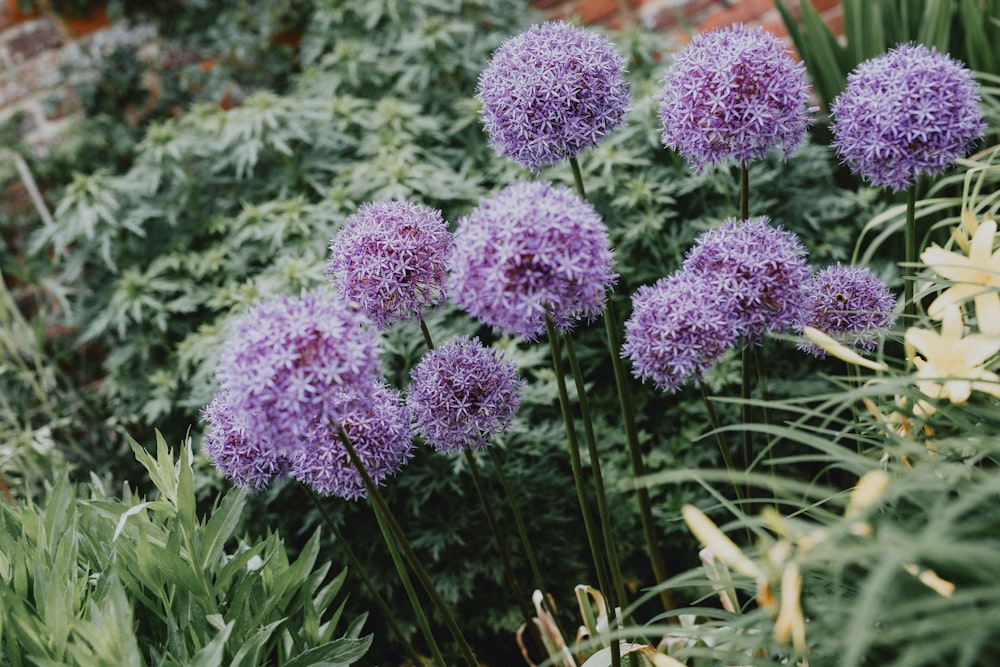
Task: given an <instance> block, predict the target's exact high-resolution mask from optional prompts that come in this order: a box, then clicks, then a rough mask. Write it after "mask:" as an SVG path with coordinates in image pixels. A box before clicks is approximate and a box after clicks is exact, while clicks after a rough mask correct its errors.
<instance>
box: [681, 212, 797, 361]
mask: <svg viewBox="0 0 1000 667" xmlns="http://www.w3.org/2000/svg"><path fill="white" fill-rule="evenodd" d="M805 256H806V249H805V247H804V246H803V245H802V242H801V241H800V240H799V239H798V237H797V236H795V235H794V234H792V233H791V232H788V231H785V230H783V229H781V228H780V227H775V226H772V225H771V224H770V222H769V221H768V219H767V217H765V216H762V217H758V218H751V219H750V220H742V221H740V220H736V219H735V218H730V219H728V220H725V221H724V222H723V223H722V225H721V226H719V227H717V228H716V229H712V230H710V231H707V232H705V233H703V234H702V235H701V236H699V237H698V238H697V239H696V240H695V244H694V246H693V247H692V248H691V249H690V250H689V251H688V253H687V256H686V257H685V259H684V265H683V268H684V270H686V271H690V272H693V273H696V274H699V275H701V276H704V279H705V280H707V281H709V282H710V283H711V284H712V288H713V289H716V290H718V291H719V292H720V293H721V295H722V296H724V297H725V299H726V300H727V301H728V302H729V303H731V304H732V306H731V310H732V313H733V316H734V317H735V318H736V320H737V322H736V324H737V330H738V334H739V335H740V336H743V337H745V338H746V339H747V340H748V341H750V342H755V341H758V340H760V338H762V337H763V335H764V334H765V333H768V332H770V331H779V330H781V329H784V328H787V327H789V326H792V325H794V324H797V323H799V322H801V321H802V318H803V315H804V306H805V303H804V298H803V297H804V293H803V285H805V283H806V281H808V280H809V278H810V277H811V276H812V271H811V270H810V269H809V266H808V265H807V264H806V260H805Z"/></svg>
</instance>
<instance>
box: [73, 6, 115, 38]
mask: <svg viewBox="0 0 1000 667" xmlns="http://www.w3.org/2000/svg"><path fill="white" fill-rule="evenodd" d="M65 20H66V25H67V27H69V29H70V31H71V32H72V33H73V34H74V35H75V36H77V37H83V36H84V35H89V34H90V33H92V32H96V31H98V30H100V29H101V28H104V27H106V26H108V25H110V24H111V21H110V20H108V7H107V5H102V6H99V7H96V8H94V9H92V10H91V11H90V13H89V14H88V15H87V16H85V17H76V16H66V17H65Z"/></svg>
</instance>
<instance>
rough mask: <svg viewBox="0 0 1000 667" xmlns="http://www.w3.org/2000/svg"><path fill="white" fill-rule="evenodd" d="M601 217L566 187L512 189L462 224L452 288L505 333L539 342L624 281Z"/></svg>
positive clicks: (592, 310) (596, 307)
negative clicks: (615, 268)
mask: <svg viewBox="0 0 1000 667" xmlns="http://www.w3.org/2000/svg"><path fill="white" fill-rule="evenodd" d="M613 263H614V259H613V255H612V251H611V247H610V240H609V238H608V231H607V228H606V227H605V225H604V221H603V220H602V219H601V216H600V214H598V213H597V211H596V210H595V209H594V207H593V206H591V205H590V204H589V203H588V202H586V201H584V200H583V199H581V198H580V197H578V196H577V195H576V194H575V193H574V192H573V191H572V190H570V189H569V188H566V187H562V186H558V185H553V184H551V183H548V182H545V181H536V182H530V183H529V182H519V183H514V184H512V185H508V186H507V187H505V188H503V189H502V190H500V191H499V192H497V193H495V194H494V195H493V196H491V197H488V198H486V199H484V200H482V201H481V202H480V204H479V206H478V207H477V208H476V209H475V210H473V211H472V212H471V213H469V215H467V216H465V217H464V218H462V219H461V220H459V221H458V228H457V230H456V231H455V240H454V253H453V255H452V260H451V281H450V286H449V291H450V292H451V295H452V298H453V299H454V300H455V301H456V302H457V303H458V304H459V305H460V306H462V307H463V308H464V309H465V310H466V311H468V312H469V313H470V314H471V315H473V316H474V317H476V318H478V319H479V320H480V321H482V322H483V323H484V324H487V325H489V326H491V327H493V328H494V329H496V330H497V331H499V332H501V333H504V334H513V335H517V336H521V337H522V338H525V339H527V340H535V339H537V338H538V337H539V336H540V335H541V334H542V333H544V332H545V321H546V318H550V319H551V320H552V322H553V323H554V325H555V327H556V328H558V329H559V330H560V331H568V330H570V329H571V328H572V327H573V326H574V324H576V322H577V321H578V320H580V319H581V318H585V319H593V318H595V317H597V316H598V315H600V314H601V311H602V310H603V308H604V299H605V293H606V292H607V290H608V289H609V288H610V287H611V286H612V285H614V283H615V281H616V279H617V276H616V274H615V273H613V272H612V266H613Z"/></svg>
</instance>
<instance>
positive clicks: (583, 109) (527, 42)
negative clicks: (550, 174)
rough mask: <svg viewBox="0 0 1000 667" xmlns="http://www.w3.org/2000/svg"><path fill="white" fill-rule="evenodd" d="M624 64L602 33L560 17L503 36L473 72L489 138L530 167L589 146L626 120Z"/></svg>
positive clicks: (503, 152) (495, 146) (536, 167)
mask: <svg viewBox="0 0 1000 667" xmlns="http://www.w3.org/2000/svg"><path fill="white" fill-rule="evenodd" d="M624 67H625V62H624V59H623V58H622V57H621V55H619V53H618V52H617V51H616V50H615V48H614V45H613V44H612V43H611V40H609V39H608V38H607V37H604V36H603V35H598V34H596V33H594V32H591V31H588V30H585V29H583V28H576V27H574V26H571V25H569V24H567V23H562V22H559V21H553V22H548V23H543V24H540V25H535V26H532V27H531V28H528V29H527V30H526V31H524V32H523V33H521V34H520V35H517V36H515V37H512V38H511V39H508V40H507V41H505V42H504V43H503V44H502V45H501V46H500V48H498V49H497V50H496V52H495V53H494V54H493V57H492V58H491V59H490V61H489V62H488V63H487V65H486V68H485V69H484V70H483V72H482V74H480V76H479V85H478V88H477V92H478V94H479V99H480V101H481V102H482V111H481V112H480V113H481V116H482V120H483V124H484V126H485V127H486V131H487V132H488V133H489V142H490V146H491V147H492V148H493V149H494V150H496V152H497V153H499V154H500V155H504V156H506V157H509V158H510V159H512V160H514V161H515V162H517V163H518V164H520V165H522V166H524V167H526V168H528V169H532V170H536V171H537V170H539V169H541V168H542V167H544V166H546V165H549V164H553V163H555V162H561V161H562V160H565V159H567V158H571V157H576V155H578V154H579V153H580V152H582V151H584V150H586V149H588V148H593V147H594V146H596V145H597V144H598V143H600V141H601V140H602V139H603V138H604V137H605V136H606V135H607V134H608V133H609V132H611V131H612V130H614V129H615V128H617V127H618V126H619V125H621V124H622V123H623V122H624V120H625V114H626V112H627V111H628V109H629V99H628V87H627V85H626V83H625V80H624V77H623V74H622V73H623V71H624Z"/></svg>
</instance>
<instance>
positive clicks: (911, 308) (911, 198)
mask: <svg viewBox="0 0 1000 667" xmlns="http://www.w3.org/2000/svg"><path fill="white" fill-rule="evenodd" d="M916 212H917V186H916V185H912V186H910V189H909V190H908V191H907V193H906V227H905V229H904V233H903V236H904V243H905V246H906V247H905V248H904V261H905V264H904V265H903V324H904V325H905V326H909V325H910V324H911V323H912V322H913V319H914V316H915V315H916V314H917V304H916V302H915V301H914V300H913V287H914V274H915V270H916V263H917V221H916V220H917V216H916Z"/></svg>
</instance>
